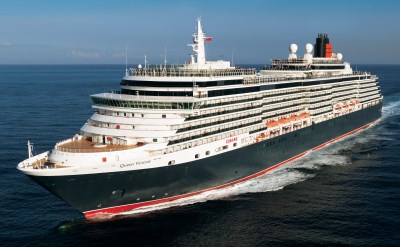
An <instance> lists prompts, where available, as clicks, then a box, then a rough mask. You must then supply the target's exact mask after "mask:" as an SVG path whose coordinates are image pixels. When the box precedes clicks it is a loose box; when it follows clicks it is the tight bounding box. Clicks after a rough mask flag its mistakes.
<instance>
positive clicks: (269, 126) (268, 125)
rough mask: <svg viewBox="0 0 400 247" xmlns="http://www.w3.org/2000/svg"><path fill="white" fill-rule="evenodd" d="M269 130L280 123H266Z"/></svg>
mask: <svg viewBox="0 0 400 247" xmlns="http://www.w3.org/2000/svg"><path fill="white" fill-rule="evenodd" d="M266 125H267V127H268V128H273V127H276V126H278V125H279V123H278V121H275V120H272V121H269V122H267V123H266Z"/></svg>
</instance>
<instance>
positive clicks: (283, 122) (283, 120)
mask: <svg viewBox="0 0 400 247" xmlns="http://www.w3.org/2000/svg"><path fill="white" fill-rule="evenodd" d="M288 123H290V120H289V118H281V119H279V124H288Z"/></svg>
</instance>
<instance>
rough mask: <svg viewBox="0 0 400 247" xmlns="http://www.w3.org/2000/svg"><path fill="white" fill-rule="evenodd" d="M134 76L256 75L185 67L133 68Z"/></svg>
mask: <svg viewBox="0 0 400 247" xmlns="http://www.w3.org/2000/svg"><path fill="white" fill-rule="evenodd" d="M130 71H131V74H132V76H137V77H225V76H245V75H255V74H256V70H255V69H243V68H227V69H185V68H183V67H176V68H175V67H170V68H164V67H163V68H131V69H130Z"/></svg>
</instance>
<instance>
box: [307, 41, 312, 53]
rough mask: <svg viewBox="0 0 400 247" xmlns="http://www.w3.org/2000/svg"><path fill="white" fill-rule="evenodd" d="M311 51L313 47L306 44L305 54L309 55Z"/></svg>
mask: <svg viewBox="0 0 400 247" xmlns="http://www.w3.org/2000/svg"><path fill="white" fill-rule="evenodd" d="M312 50H313V45H312V44H310V43H308V44H307V45H306V52H307V53H311V52H312Z"/></svg>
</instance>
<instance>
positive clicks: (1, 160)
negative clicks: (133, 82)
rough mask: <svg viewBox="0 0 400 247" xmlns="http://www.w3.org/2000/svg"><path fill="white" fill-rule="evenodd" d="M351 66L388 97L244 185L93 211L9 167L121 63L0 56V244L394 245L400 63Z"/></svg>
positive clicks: (76, 119) (110, 83)
mask: <svg viewBox="0 0 400 247" xmlns="http://www.w3.org/2000/svg"><path fill="white" fill-rule="evenodd" d="M250 67H253V66H250ZM255 67H260V66H259V65H256V66H255ZM353 67H354V68H355V67H357V70H359V71H370V72H372V73H373V74H376V75H378V77H379V85H380V87H381V90H382V93H383V95H384V97H385V98H384V106H383V112H382V118H381V120H380V121H378V122H376V123H375V124H374V125H373V126H371V127H370V128H368V129H366V130H364V131H361V132H359V133H357V134H355V135H353V136H350V137H347V138H345V139H342V140H341V141H339V142H336V143H333V144H330V145H329V146H327V147H325V148H323V149H320V150H318V151H313V152H310V153H308V154H307V155H306V156H305V157H303V158H301V159H299V160H296V161H294V162H292V163H289V164H287V165H285V166H283V167H281V168H280V169H278V170H275V171H273V172H271V173H268V174H266V175H264V176H262V177H259V178H256V179H253V180H251V181H247V182H245V183H243V184H239V185H235V186H233V187H229V188H225V189H222V190H219V191H215V192H209V193H207V194H203V195H199V196H194V197H193V198H189V199H185V200H181V201H177V202H174V203H173V204H170V205H164V206H163V207H159V208H157V207H154V208H149V209H147V210H142V211H139V212H136V213H129V214H124V215H121V216H116V217H113V218H110V219H107V220H102V221H89V220H86V219H85V218H84V217H83V215H82V214H81V213H80V212H78V211H76V210H74V209H73V208H71V207H70V206H68V205H67V204H66V203H64V202H63V201H61V200H60V199H58V198H56V197H55V196H53V195H52V194H50V193H49V192H47V191H46V190H44V189H43V188H41V187H40V186H38V185H37V184H35V182H33V181H32V180H30V179H29V178H28V177H27V176H25V175H24V174H22V173H21V172H19V171H18V170H17V168H16V166H17V164H18V163H19V162H20V161H22V160H24V159H26V158H27V156H28V153H27V141H28V140H30V141H31V142H33V143H34V147H35V151H36V153H38V154H39V153H41V152H44V151H47V150H49V149H51V148H52V147H53V146H54V144H55V143H56V142H57V141H59V140H63V139H66V138H69V137H71V136H72V135H74V134H76V133H78V132H79V129H80V128H81V126H82V125H83V124H84V123H85V122H86V120H87V119H88V118H89V117H90V116H91V114H92V113H93V109H92V108H91V99H90V97H89V96H90V95H92V94H96V93H102V92H107V91H113V90H114V91H116V90H118V89H119V81H120V79H121V78H122V76H123V75H124V73H125V66H124V65H0V94H1V96H0V106H1V109H0V126H1V128H0V144H1V146H0V178H1V179H0V246H232V247H236V246H400V161H399V160H400V65H353Z"/></svg>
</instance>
